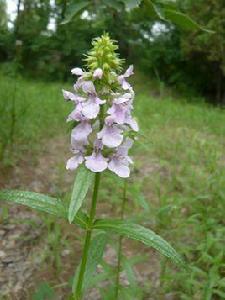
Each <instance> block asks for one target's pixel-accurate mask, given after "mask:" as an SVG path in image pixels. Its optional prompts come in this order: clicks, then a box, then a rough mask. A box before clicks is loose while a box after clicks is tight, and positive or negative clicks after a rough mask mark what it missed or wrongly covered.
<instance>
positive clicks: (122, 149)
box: [117, 137, 134, 157]
mask: <svg viewBox="0 0 225 300" xmlns="http://www.w3.org/2000/svg"><path fill="white" fill-rule="evenodd" d="M133 143H134V141H133V140H132V139H130V138H129V137H128V138H126V139H125V141H124V142H123V143H122V144H121V145H120V146H119V147H118V150H117V155H118V156H123V157H127V155H128V151H129V150H130V148H131V147H132V146H133Z"/></svg>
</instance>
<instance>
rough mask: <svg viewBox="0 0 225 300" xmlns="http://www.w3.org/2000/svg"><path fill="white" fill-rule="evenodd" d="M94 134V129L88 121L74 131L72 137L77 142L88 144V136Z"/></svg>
mask: <svg viewBox="0 0 225 300" xmlns="http://www.w3.org/2000/svg"><path fill="white" fill-rule="evenodd" d="M91 132H92V127H91V125H90V124H89V123H88V122H87V121H82V122H81V123H80V124H78V125H77V126H76V127H75V128H74V129H73V130H72V134H71V137H72V138H73V139H74V140H75V141H81V142H87V138H88V135H89V134H90V133H91Z"/></svg>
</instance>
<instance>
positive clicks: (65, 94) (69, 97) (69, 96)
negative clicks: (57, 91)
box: [62, 90, 85, 103]
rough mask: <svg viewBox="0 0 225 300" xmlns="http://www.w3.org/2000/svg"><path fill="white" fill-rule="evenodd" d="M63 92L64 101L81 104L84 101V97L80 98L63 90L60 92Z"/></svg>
mask: <svg viewBox="0 0 225 300" xmlns="http://www.w3.org/2000/svg"><path fill="white" fill-rule="evenodd" d="M62 92H63V97H64V99H65V100H71V101H74V102H76V103H77V102H82V101H84V100H85V98H84V97H81V96H79V95H77V94H73V93H71V92H68V91H65V90H62Z"/></svg>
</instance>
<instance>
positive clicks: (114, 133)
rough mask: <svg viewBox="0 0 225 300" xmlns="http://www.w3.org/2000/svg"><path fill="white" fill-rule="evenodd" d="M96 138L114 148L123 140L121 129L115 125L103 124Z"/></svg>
mask: <svg viewBox="0 0 225 300" xmlns="http://www.w3.org/2000/svg"><path fill="white" fill-rule="evenodd" d="M97 136H98V139H102V143H103V145H105V146H107V147H109V148H114V147H118V146H119V145H120V144H121V143H122V141H123V135H122V130H121V129H119V128H118V127H116V126H115V125H112V126H108V125H104V127H103V129H102V130H101V131H100V132H99V133H98V134H97Z"/></svg>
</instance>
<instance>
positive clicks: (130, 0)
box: [122, 0, 141, 10]
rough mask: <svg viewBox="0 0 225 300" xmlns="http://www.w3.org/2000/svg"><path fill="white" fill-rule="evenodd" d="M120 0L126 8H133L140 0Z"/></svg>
mask: <svg viewBox="0 0 225 300" xmlns="http://www.w3.org/2000/svg"><path fill="white" fill-rule="evenodd" d="M122 2H123V3H124V5H125V7H126V9H128V10H131V9H134V8H136V7H138V6H139V5H140V4H141V0H122Z"/></svg>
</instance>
